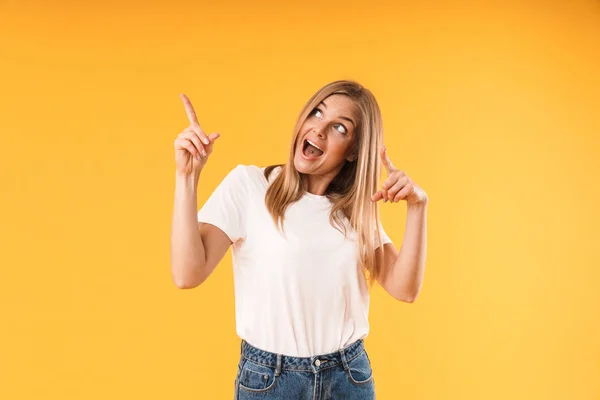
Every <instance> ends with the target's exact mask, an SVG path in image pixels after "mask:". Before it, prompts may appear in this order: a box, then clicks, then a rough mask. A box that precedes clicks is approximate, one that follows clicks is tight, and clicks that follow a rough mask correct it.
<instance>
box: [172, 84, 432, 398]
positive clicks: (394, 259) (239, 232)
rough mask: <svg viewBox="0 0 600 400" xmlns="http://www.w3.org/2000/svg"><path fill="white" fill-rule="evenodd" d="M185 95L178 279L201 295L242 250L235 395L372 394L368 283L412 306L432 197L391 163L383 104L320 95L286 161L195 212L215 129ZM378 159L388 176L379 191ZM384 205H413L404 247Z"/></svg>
mask: <svg viewBox="0 0 600 400" xmlns="http://www.w3.org/2000/svg"><path fill="white" fill-rule="evenodd" d="M182 99H183V102H184V105H185V108H186V111H187V115H188V118H189V120H190V126H189V127H188V128H186V129H185V130H184V131H183V132H182V133H181V134H180V135H179V136H178V137H177V139H176V140H175V158H176V164H177V173H176V194H175V209H174V214H173V229H172V237H171V266H172V275H173V280H174V282H175V284H176V285H177V286H178V287H180V288H192V287H196V286H198V285H200V284H201V283H202V282H203V281H204V280H205V279H206V278H208V276H209V275H210V274H211V272H212V271H213V270H214V268H215V267H216V265H217V264H218V263H219V261H220V260H221V259H222V258H223V256H224V255H225V253H226V251H227V249H228V248H229V246H230V245H232V246H233V248H232V250H233V252H232V254H233V268H234V287H235V305H236V330H237V334H238V336H239V337H240V338H241V339H242V340H241V357H240V361H239V364H238V371H237V376H236V378H235V398H236V399H372V398H375V386H374V380H373V373H372V369H371V363H370V361H369V357H368V355H367V352H366V350H365V347H364V343H363V339H364V338H365V337H366V336H367V334H368V331H369V322H368V318H367V317H368V311H369V285H367V277H366V276H365V275H366V274H367V275H368V279H369V282H370V283H371V284H372V283H373V282H375V281H377V282H379V283H380V284H381V285H382V286H383V287H384V288H385V289H386V291H387V292H388V293H389V294H390V295H392V296H393V297H394V298H396V299H398V300H401V301H406V302H412V301H414V299H415V298H416V297H417V295H418V293H419V291H420V288H421V283H422V279H423V271H424V262H425V248H426V233H425V224H426V205H427V195H426V194H425V192H424V191H423V190H422V189H421V188H420V187H419V186H417V185H416V184H415V183H414V182H412V180H411V179H410V178H409V177H408V176H406V174H405V173H404V172H402V171H399V170H398V169H396V168H395V167H394V165H393V164H392V163H391V162H390V160H389V159H388V157H387V154H386V152H385V147H384V146H383V128H382V122H381V115H380V111H379V107H378V105H377V102H376V100H375V98H374V96H373V95H372V93H371V92H370V91H369V90H367V89H366V88H364V87H362V86H361V85H359V84H358V83H356V82H353V81H336V82H332V83H330V84H328V85H326V86H324V87H323V88H321V89H320V90H318V91H317V92H316V93H315V94H314V95H313V96H312V97H311V99H310V100H309V101H308V102H307V104H306V105H305V106H304V108H303V110H302V112H301V113H300V116H299V118H298V121H297V123H296V126H295V129H294V135H293V139H292V143H291V147H290V153H289V159H288V161H287V162H286V163H285V164H283V165H275V166H269V167H266V168H264V167H262V168H261V167H257V166H253V165H238V166H236V167H235V168H234V169H233V170H232V171H230V172H229V174H228V175H227V176H226V177H225V179H224V180H223V181H222V182H221V183H220V184H219V186H218V187H217V188H216V189H215V191H214V192H213V193H212V195H211V196H210V197H209V199H208V200H207V201H206V203H205V204H204V206H203V207H202V208H201V209H200V211H198V213H197V215H196V204H197V203H196V200H197V185H198V180H199V176H200V172H201V171H202V169H203V168H204V166H205V165H206V162H207V159H208V157H209V156H210V154H211V153H212V150H213V145H214V142H215V141H216V139H217V138H218V137H219V134H217V133H214V134H211V135H208V136H207V135H206V134H205V133H204V132H203V131H202V129H201V128H200V126H199V124H198V121H197V119H196V115H195V113H194V110H193V108H192V105H191V103H190V101H189V100H188V99H187V97H186V96H185V95H182ZM379 149H381V150H380V152H379V151H378V150H379ZM380 160H382V162H383V164H384V166H385V167H386V169H387V172H388V179H387V180H386V181H385V182H384V184H383V187H381V188H378V182H379V178H380V174H381V168H380ZM379 200H383V201H384V202H387V201H390V202H393V203H397V202H399V201H400V200H405V201H407V204H408V216H407V231H406V233H405V239H404V243H403V246H402V251H401V252H400V253H398V251H397V250H396V248H395V247H394V245H393V244H392V243H391V240H390V239H389V237H388V236H387V235H386V233H385V231H384V230H383V227H382V226H381V224H380V223H379V213H378V203H377V202H378V201H379ZM196 224H197V226H196ZM380 244H383V245H382V246H380Z"/></svg>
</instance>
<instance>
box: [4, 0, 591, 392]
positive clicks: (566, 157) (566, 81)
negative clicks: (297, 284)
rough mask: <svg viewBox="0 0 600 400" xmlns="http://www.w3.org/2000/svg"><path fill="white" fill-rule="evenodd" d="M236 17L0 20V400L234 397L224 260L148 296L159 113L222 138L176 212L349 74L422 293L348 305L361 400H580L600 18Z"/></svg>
mask: <svg viewBox="0 0 600 400" xmlns="http://www.w3.org/2000/svg"><path fill="white" fill-rule="evenodd" d="M217 3H218V4H217ZM250 3H252V2H249V3H248V4H247V3H242V2H241V1H237V2H232V1H229V2H216V1H212V2H198V1H196V2H192V1H189V2H181V1H180V2H176V1H168V2H167V1H164V2H158V1H154V2H139V3H133V2H128V1H125V0H124V1H114V0H112V1H108V2H101V3H98V4H92V3H89V2H75V1H72V2H66V1H62V2H60V1H52V2H50V1H46V2H33V1H30V2H17V1H9V2H7V1H2V2H0V33H1V34H0V57H1V58H0V60H1V62H0V115H1V117H0V133H1V136H0V152H1V153H0V156H1V157H0V179H1V181H0V182H1V188H2V189H1V190H2V196H1V201H2V207H1V211H0V213H1V214H0V221H1V222H0V235H1V236H0V243H1V246H2V247H1V251H0V257H1V258H0V265H1V267H2V269H1V278H0V307H1V313H0V398H1V399H142V398H143V399H174V398H177V399H229V398H232V394H233V381H234V377H235V372H236V368H237V361H238V358H239V339H238V338H237V336H236V334H235V326H234V321H235V320H234V308H233V301H234V298H233V281H232V268H231V256H230V253H228V254H227V255H226V257H225V259H224V261H223V262H222V263H221V264H220V265H219V267H218V268H217V269H216V271H215V272H214V274H213V275H212V276H211V277H210V278H209V280H208V281H207V282H206V283H205V284H203V285H202V286H200V287H198V288H196V289H194V290H179V289H177V288H176V287H175V285H174V284H173V282H172V281H171V274H170V265H169V236H170V227H171V213H172V207H173V194H174V171H175V166H174V152H173V141H174V139H175V137H176V136H177V134H178V133H179V132H180V131H181V130H183V129H184V128H185V127H186V125H187V120H186V116H185V112H184V108H183V105H182V103H181V100H180V98H179V96H178V94H179V93H182V92H183V93H186V94H187V95H188V96H189V97H190V99H191V100H192V102H193V104H194V106H195V108H196V111H197V114H198V118H199V121H200V123H201V126H202V127H203V128H204V129H205V130H206V131H208V132H220V133H221V138H220V139H219V140H218V142H217V145H216V146H215V152H214V153H213V155H212V156H211V158H210V160H209V164H208V166H207V167H206V170H205V171H204V172H203V175H202V178H201V182H200V194H199V199H198V201H199V205H200V204H201V203H202V202H203V201H204V200H205V199H206V198H207V197H208V196H209V194H210V193H211V192H212V190H213V189H214V188H215V187H216V185H217V184H218V183H219V181H220V180H221V179H222V178H223V177H224V176H225V175H226V173H227V172H228V171H230V170H231V169H232V168H233V167H235V166H236V165H237V164H240V163H241V164H256V165H267V164H270V163H277V162H283V161H284V160H285V157H286V155H287V151H288V145H289V140H290V138H291V130H292V127H293V124H294V122H295V118H296V116H297V114H298V112H299V111H300V109H301V107H302V105H303V104H304V102H305V101H306V100H307V99H308V98H309V97H310V95H311V94H312V93H313V92H314V91H316V90H317V89H318V88H319V87H321V86H322V85H324V84H326V83H328V82H330V81H332V80H336V79H342V78H350V79H356V80H358V81H359V82H361V83H362V84H364V85H365V86H366V87H368V88H370V89H371V90H372V91H373V93H374V94H375V96H376V97H377V99H378V101H379V103H380V106H381V109H382V112H383V118H384V126H385V132H386V144H387V147H388V150H389V155H390V157H391V159H392V161H393V162H394V163H395V164H396V166H398V167H400V168H401V169H403V170H404V171H406V172H407V174H408V175H409V176H411V177H412V178H413V179H414V180H415V182H417V183H418V184H419V185H421V186H422V187H423V188H424V189H425V191H426V192H427V193H428V195H429V198H430V205H429V214H428V258H427V267H426V275H425V282H424V285H423V290H422V292H421V295H420V297H419V298H418V299H417V301H416V302H415V303H413V304H408V303H401V302H398V301H395V300H394V299H393V298H392V297H391V296H389V295H387V294H386V293H385V292H384V291H383V290H382V289H381V288H380V287H377V288H376V289H375V291H374V293H373V295H372V303H371V314H370V320H371V333H370V335H369V337H368V338H367V340H366V345H367V349H368V351H369V354H370V356H371V360H372V363H373V367H374V371H375V382H376V388H377V391H378V399H382V400H385V399H413V400H415V399H461V400H462V399H582V400H592V399H600V290H599V288H598V286H599V284H600V269H599V267H600V257H599V255H598V254H599V253H598V241H599V239H600V237H599V236H600V235H599V233H598V232H599V226H600V212H599V211H598V205H599V204H600V191H599V182H600V174H599V172H600V165H599V163H600V161H599V159H600V155H599V154H600V3H599V2H598V1H591V0H590V1H569V2H566V1H545V2H544V1H526V2H518V1H512V2H506V1H500V0H498V1H484V2H479V3H476V2H464V1H462V2H461V1H443V2H432V1H401V2H392V1H388V2H378V1H368V2H365V1H354V0H353V1H341V0H334V1H323V2H313V1H304V2H297V3H294V4H288V5H281V4H280V3H279V2H275V1H273V2H270V3H267V2H262V3H254V4H250ZM563 3H564V4H563ZM382 209H383V224H384V226H385V228H386V230H387V232H388V233H389V234H390V236H391V237H392V239H393V240H394V243H395V244H396V246H397V247H400V245H401V243H402V239H403V234H404V224H405V216H406V205H405V203H404V202H402V203H399V204H389V203H388V204H385V205H383V206H382ZM257 312H260V310H257Z"/></svg>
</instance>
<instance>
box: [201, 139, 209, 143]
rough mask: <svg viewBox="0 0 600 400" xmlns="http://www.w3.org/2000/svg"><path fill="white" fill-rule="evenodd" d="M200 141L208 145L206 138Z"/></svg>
mask: <svg viewBox="0 0 600 400" xmlns="http://www.w3.org/2000/svg"><path fill="white" fill-rule="evenodd" d="M202 141H203V142H204V144H209V143H210V142H209V141H208V139H207V138H204V139H202Z"/></svg>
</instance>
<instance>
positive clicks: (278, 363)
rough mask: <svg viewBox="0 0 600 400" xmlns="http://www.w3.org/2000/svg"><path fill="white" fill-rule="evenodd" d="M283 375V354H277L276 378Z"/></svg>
mask: <svg viewBox="0 0 600 400" xmlns="http://www.w3.org/2000/svg"><path fill="white" fill-rule="evenodd" d="M280 373H281V354H277V366H276V367H275V376H279V374H280Z"/></svg>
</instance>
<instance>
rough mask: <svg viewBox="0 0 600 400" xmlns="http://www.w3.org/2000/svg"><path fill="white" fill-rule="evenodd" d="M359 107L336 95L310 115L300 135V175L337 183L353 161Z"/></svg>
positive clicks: (297, 160)
mask: <svg viewBox="0 0 600 400" xmlns="http://www.w3.org/2000/svg"><path fill="white" fill-rule="evenodd" d="M357 114H358V113H357V108H356V105H355V104H354V103H353V102H352V100H350V99H349V98H348V97H347V96H345V95H342V94H333V95H331V96H329V97H327V98H326V99H325V100H323V101H322V102H321V104H319V105H317V107H316V108H315V109H314V110H312V111H311V112H310V114H309V115H308V117H307V118H306V120H305V121H304V123H303V124H302V127H301V128H300V132H299V134H298V140H297V143H296V149H295V153H294V165H295V167H296V169H297V170H298V172H300V173H303V174H307V175H315V176H323V177H324V178H329V180H331V179H333V178H334V177H335V176H336V175H337V174H338V172H339V171H340V170H341V169H342V167H343V166H344V164H345V163H346V162H347V161H350V160H353V159H355V158H356V156H353V154H352V150H353V144H354V137H355V130H356V124H357V123H358V120H357V118H356V115H357Z"/></svg>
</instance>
